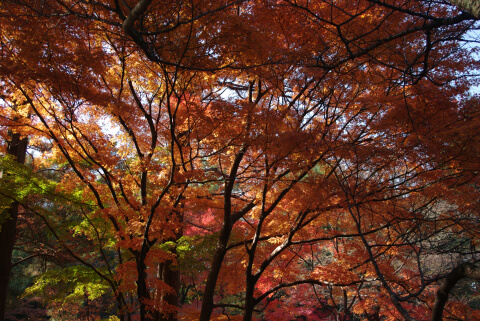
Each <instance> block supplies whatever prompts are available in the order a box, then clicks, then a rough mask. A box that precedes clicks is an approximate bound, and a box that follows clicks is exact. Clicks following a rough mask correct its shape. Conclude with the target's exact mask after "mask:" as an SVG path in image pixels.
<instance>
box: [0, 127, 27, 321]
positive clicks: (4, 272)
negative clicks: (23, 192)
mask: <svg viewBox="0 0 480 321" xmlns="http://www.w3.org/2000/svg"><path fill="white" fill-rule="evenodd" d="M27 144H28V139H27V138H26V137H24V138H22V137H21V136H20V134H12V135H11V139H10V141H9V142H8V147H7V154H8V155H12V156H13V157H14V158H15V160H16V161H17V162H18V163H20V164H25V157H26V154H27ZM17 216H18V203H17V202H13V203H12V205H11V206H10V208H9V209H8V218H7V219H6V220H5V222H4V223H3V224H2V226H1V230H0V320H1V321H3V320H4V318H5V306H6V302H7V289H8V280H9V277H10V271H11V268H12V266H11V264H12V252H13V245H14V244H15V231H16V225H17Z"/></svg>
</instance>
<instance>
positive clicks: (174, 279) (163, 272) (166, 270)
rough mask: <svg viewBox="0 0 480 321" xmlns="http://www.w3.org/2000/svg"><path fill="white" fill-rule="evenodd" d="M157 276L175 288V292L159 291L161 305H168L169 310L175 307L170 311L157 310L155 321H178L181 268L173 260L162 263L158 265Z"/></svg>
mask: <svg viewBox="0 0 480 321" xmlns="http://www.w3.org/2000/svg"><path fill="white" fill-rule="evenodd" d="M157 277H158V278H159V279H160V280H162V281H164V282H165V283H166V284H167V285H168V286H170V287H171V288H172V289H173V292H167V293H165V291H162V293H159V295H160V296H161V297H160V307H167V309H168V310H170V309H175V311H173V312H170V313H162V311H155V321H177V320H178V311H177V310H176V309H178V307H179V300H178V291H179V289H180V270H179V269H178V268H177V267H176V266H174V264H173V261H170V260H169V261H167V262H163V263H160V264H159V266H158V275H157Z"/></svg>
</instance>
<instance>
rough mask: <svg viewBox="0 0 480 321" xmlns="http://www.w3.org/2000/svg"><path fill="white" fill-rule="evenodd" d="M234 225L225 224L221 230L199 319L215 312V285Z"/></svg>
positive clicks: (201, 319)
mask: <svg viewBox="0 0 480 321" xmlns="http://www.w3.org/2000/svg"><path fill="white" fill-rule="evenodd" d="M231 231H232V226H231V225H227V226H225V225H224V226H223V228H222V230H221V231H220V237H219V240H218V244H217V249H216V250H215V254H214V255H213V259H212V267H211V268H210V273H209V274H208V278H207V283H206V284H205V291H204V294H203V301H202V311H201V312H200V319H199V321H209V320H210V317H211V315H212V312H213V308H214V302H213V297H214V295H215V287H216V285H217V279H218V275H219V273H220V269H221V267H222V263H223V258H224V257H225V254H226V253H227V243H228V240H229V238H230V233H231Z"/></svg>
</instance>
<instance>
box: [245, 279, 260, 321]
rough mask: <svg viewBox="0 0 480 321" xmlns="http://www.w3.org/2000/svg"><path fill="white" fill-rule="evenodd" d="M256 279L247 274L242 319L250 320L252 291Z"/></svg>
mask: <svg viewBox="0 0 480 321" xmlns="http://www.w3.org/2000/svg"><path fill="white" fill-rule="evenodd" d="M256 284H257V280H256V278H255V277H254V276H253V275H250V274H248V275H247V286H246V291H245V311H244V313H243V321H252V317H253V309H254V308H255V303H254V298H253V296H254V291H255V285H256Z"/></svg>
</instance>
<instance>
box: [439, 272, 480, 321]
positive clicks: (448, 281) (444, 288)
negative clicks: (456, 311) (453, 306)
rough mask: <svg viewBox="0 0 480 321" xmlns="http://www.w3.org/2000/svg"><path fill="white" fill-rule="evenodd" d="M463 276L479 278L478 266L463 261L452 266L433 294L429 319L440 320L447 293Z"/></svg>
mask: <svg viewBox="0 0 480 321" xmlns="http://www.w3.org/2000/svg"><path fill="white" fill-rule="evenodd" d="M463 278H470V279H474V280H480V267H477V266H475V265H474V264H473V263H463V264H460V265H459V266H457V267H456V268H454V269H453V270H452V271H451V272H450V273H449V274H448V275H447V276H446V277H445V279H443V281H442V283H441V284H440V287H439V288H438V291H437V295H436V296H435V303H434V304H433V311H432V318H431V319H430V320H431V321H442V314H443V310H444V308H445V304H446V303H447V300H448V295H449V294H450V291H452V289H453V287H454V286H455V284H456V283H457V282H458V281H460V280H461V279H463Z"/></svg>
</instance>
